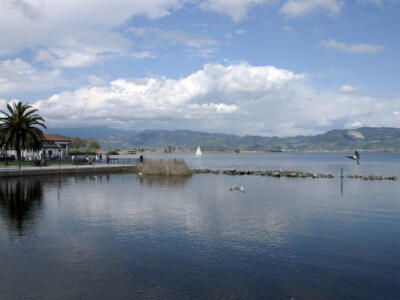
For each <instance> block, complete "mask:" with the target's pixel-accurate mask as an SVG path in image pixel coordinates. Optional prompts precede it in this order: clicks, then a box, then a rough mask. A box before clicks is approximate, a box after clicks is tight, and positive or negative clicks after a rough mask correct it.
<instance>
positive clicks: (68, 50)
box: [0, 0, 400, 136]
mask: <svg viewBox="0 0 400 300" xmlns="http://www.w3.org/2000/svg"><path fill="white" fill-rule="evenodd" d="M399 16H400V0H347V1H343V0H135V1H131V0H113V1H107V0H85V1H81V0H79V1H78V0H68V1H64V0H57V1H54V0H0V109H2V110H4V109H5V108H6V104H7V103H11V102H12V101H15V100H18V101H22V102H23V103H29V104H31V105H32V106H33V107H35V108H37V109H39V113H40V114H41V115H42V116H43V117H44V118H45V120H46V124H47V126H48V127H50V128H57V127H63V128H65V127H91V126H108V127H113V128H120V129H130V130H144V129H168V130H178V129H189V130H196V131H205V132H213V133H230V134H238V135H262V136H295V135H310V134H312V135H313V134H318V133H322V132H325V131H328V130H330V129H347V128H349V129H350V128H358V127H363V126H373V127H400V84H399V79H400V35H399V28H400V18H399Z"/></svg>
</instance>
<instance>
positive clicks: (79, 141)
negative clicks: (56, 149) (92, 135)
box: [70, 136, 87, 149]
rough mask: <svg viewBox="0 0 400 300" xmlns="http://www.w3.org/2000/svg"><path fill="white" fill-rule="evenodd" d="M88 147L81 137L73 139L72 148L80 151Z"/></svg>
mask: <svg viewBox="0 0 400 300" xmlns="http://www.w3.org/2000/svg"><path fill="white" fill-rule="evenodd" d="M86 145H87V140H86V139H82V138H80V137H79V136H76V137H73V138H72V140H71V145H70V147H71V148H75V149H80V148H85V147H86Z"/></svg>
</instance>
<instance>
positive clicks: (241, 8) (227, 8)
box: [200, 0, 279, 22]
mask: <svg viewBox="0 0 400 300" xmlns="http://www.w3.org/2000/svg"><path fill="white" fill-rule="evenodd" d="M277 2H279V1H277V0H206V1H204V2H202V3H201V4H200V6H201V7H202V8H203V9H205V10H212V11H216V12H218V13H220V14H227V15H228V16H230V17H231V18H232V19H233V21H235V22H239V21H241V20H243V19H244V18H245V17H246V16H247V13H248V11H249V10H250V8H251V7H253V6H256V5H262V4H273V3H277Z"/></svg>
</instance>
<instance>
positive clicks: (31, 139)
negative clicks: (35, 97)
mask: <svg viewBox="0 0 400 300" xmlns="http://www.w3.org/2000/svg"><path fill="white" fill-rule="evenodd" d="M7 109H8V112H6V111H1V113H2V114H3V116H2V117H1V118H0V146H1V147H2V148H6V149H11V148H12V149H15V150H16V152H17V158H18V161H21V151H22V150H25V149H27V150H39V149H41V148H42V145H43V142H44V137H43V132H42V130H41V129H39V128H38V127H36V126H40V127H43V128H46V126H45V125H44V119H43V118H42V117H41V116H39V115H38V114H37V111H38V110H37V109H33V108H32V106H30V105H28V104H22V102H14V104H13V105H9V104H7Z"/></svg>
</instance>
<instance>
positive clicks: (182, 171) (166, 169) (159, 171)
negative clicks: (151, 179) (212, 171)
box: [137, 159, 193, 176]
mask: <svg viewBox="0 0 400 300" xmlns="http://www.w3.org/2000/svg"><path fill="white" fill-rule="evenodd" d="M137 170H138V172H141V173H143V174H144V175H162V176H190V175H192V174H193V171H192V170H191V169H190V168H189V167H188V166H187V165H186V163H185V162H184V161H183V160H177V159H168V160H166V159H160V160H145V161H144V162H143V163H140V164H138V166H137Z"/></svg>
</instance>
